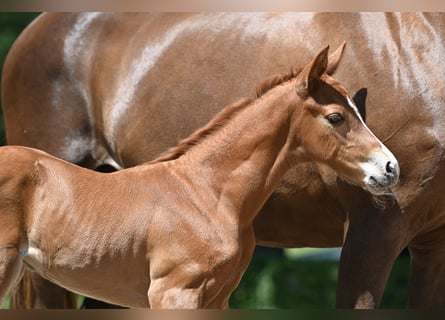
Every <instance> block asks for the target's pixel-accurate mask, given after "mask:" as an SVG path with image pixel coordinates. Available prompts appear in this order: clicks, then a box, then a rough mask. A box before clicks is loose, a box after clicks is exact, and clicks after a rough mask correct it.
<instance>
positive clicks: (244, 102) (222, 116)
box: [148, 69, 301, 164]
mask: <svg viewBox="0 0 445 320" xmlns="http://www.w3.org/2000/svg"><path fill="white" fill-rule="evenodd" d="M300 71H301V69H300V70H297V69H292V70H290V71H289V72H288V73H285V74H279V75H275V76H273V77H270V78H268V79H265V80H263V81H262V82H261V83H260V84H259V85H258V86H257V89H256V97H257V98H259V97H261V96H262V95H264V94H265V93H266V92H268V91H269V90H271V89H272V88H274V87H276V86H278V85H280V84H282V83H284V82H287V81H289V80H291V79H293V78H294V77H296V76H297V75H298V74H299V73H300ZM253 101H255V99H251V98H243V99H241V100H239V101H237V102H235V103H233V104H231V105H229V106H227V107H225V108H224V109H222V110H221V111H220V112H218V113H217V114H216V116H214V117H213V119H212V120H210V122H209V123H207V124H206V125H205V126H203V127H202V128H200V129H198V130H197V131H195V132H194V133H192V134H191V135H190V136H189V137H188V138H185V139H183V140H181V141H180V142H179V143H178V144H177V145H176V146H174V147H171V148H169V149H167V150H166V151H165V152H163V153H162V154H161V155H160V156H159V157H157V158H156V159H154V160H152V161H150V162H148V164H154V163H158V162H164V161H170V160H175V159H178V158H179V157H181V156H182V155H184V154H185V153H186V152H187V151H188V150H190V149H191V148H192V147H193V146H195V145H197V144H198V143H199V142H201V141H202V140H203V139H204V138H205V137H207V136H209V135H211V134H212V133H214V132H216V131H218V130H219V129H220V128H222V127H224V125H225V124H226V123H227V122H228V121H229V120H230V119H232V118H233V117H234V116H235V115H236V114H237V113H238V112H240V111H241V110H243V109H244V108H245V107H246V106H248V105H250V104H252V102H253Z"/></svg>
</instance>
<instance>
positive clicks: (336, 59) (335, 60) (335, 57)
mask: <svg viewBox="0 0 445 320" xmlns="http://www.w3.org/2000/svg"><path fill="white" fill-rule="evenodd" d="M345 46H346V41H343V43H342V44H341V45H340V46H339V47H338V48H337V50H335V52H334V53H332V54H330V55H329V59H328V60H329V62H328V67H327V68H326V73H327V74H328V75H330V76H331V75H333V74H334V73H335V71H337V67H338V64H339V63H340V60H341V57H342V56H343V51H344V49H345Z"/></svg>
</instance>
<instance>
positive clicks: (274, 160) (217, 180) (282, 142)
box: [180, 84, 296, 222]
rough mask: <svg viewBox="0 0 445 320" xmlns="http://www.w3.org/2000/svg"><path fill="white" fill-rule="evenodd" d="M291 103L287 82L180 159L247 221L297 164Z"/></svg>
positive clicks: (219, 197) (257, 101) (251, 218)
mask: <svg viewBox="0 0 445 320" xmlns="http://www.w3.org/2000/svg"><path fill="white" fill-rule="evenodd" d="M287 85H290V84H287ZM292 101H293V100H292V96H291V93H289V89H287V90H286V88H285V86H284V85H283V86H280V87H279V88H275V89H274V92H273V93H271V94H266V95H265V96H263V97H261V98H259V99H257V100H256V101H255V102H253V103H252V105H250V106H248V107H246V108H245V109H244V110H242V111H240V112H239V114H237V115H236V116H235V117H234V118H233V119H231V121H229V123H227V124H226V125H225V126H224V127H223V128H221V129H220V130H219V131H217V132H215V133H214V134H212V135H211V136H209V137H207V138H206V139H205V140H204V141H202V142H201V143H200V144H199V145H197V146H195V147H194V148H192V149H191V150H190V151H189V152H187V153H186V154H185V155H184V156H183V157H182V158H180V162H181V163H183V164H188V165H189V166H193V167H195V168H196V170H198V171H199V172H200V174H199V175H198V176H200V177H201V178H200V179H205V183H206V184H208V185H209V187H208V188H209V189H210V190H213V191H214V192H216V193H217V198H218V199H220V200H221V199H223V200H224V201H230V202H231V205H232V206H233V207H234V208H237V210H238V212H239V213H240V214H242V215H245V217H244V219H247V220H248V221H249V222H251V221H252V220H253V218H254V217H255V215H256V214H257V212H258V211H259V210H260V208H261V206H262V205H263V203H264V202H265V201H266V199H267V198H268V197H269V196H270V194H271V193H272V191H273V190H274V189H275V187H276V186H277V185H278V182H279V181H280V179H281V177H282V176H283V175H284V174H285V172H286V171H287V170H288V169H289V168H290V167H291V166H292V165H293V164H295V161H296V156H295V152H294V151H293V150H295V149H296V145H295V143H296V142H295V140H296V139H295V132H292V131H293V126H292V125H291V122H292V121H293V119H292V118H293V114H294V111H295V110H294V109H295V108H294V107H293V103H292ZM195 181H196V180H195ZM201 181H202V180H201Z"/></svg>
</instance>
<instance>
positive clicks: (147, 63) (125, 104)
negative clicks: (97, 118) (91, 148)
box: [104, 13, 314, 146]
mask: <svg viewBox="0 0 445 320" xmlns="http://www.w3.org/2000/svg"><path fill="white" fill-rule="evenodd" d="M270 15H271V14H270V13H248V14H245V13H217V14H210V15H206V14H203V15H196V16H193V17H192V18H189V19H185V20H183V21H182V22H180V23H178V24H176V25H174V26H173V27H171V28H170V29H169V30H168V31H166V32H165V33H163V34H160V35H159V36H158V38H157V39H156V40H154V41H152V42H150V43H147V44H145V47H143V49H142V50H141V52H140V53H139V55H138V56H137V57H136V58H135V59H134V60H132V61H131V64H130V65H129V66H127V68H126V70H128V71H127V73H126V74H125V77H124V78H123V79H122V80H120V84H119V86H118V88H117V90H115V93H114V97H113V99H111V100H110V101H111V106H112V107H111V108H110V110H111V112H110V113H109V115H108V116H107V118H106V119H104V121H108V123H106V124H105V129H104V130H105V136H106V137H107V139H108V141H109V143H110V144H111V145H112V146H113V145H114V134H115V132H116V128H117V126H118V124H119V122H120V120H121V118H122V116H123V115H124V114H125V113H127V111H128V109H129V108H130V107H131V106H132V105H133V103H134V101H135V97H136V94H137V91H138V89H139V87H140V84H141V83H142V80H143V79H144V77H145V76H146V75H147V74H148V73H149V72H150V71H151V69H152V68H153V67H154V66H155V65H156V64H157V62H158V60H159V59H160V58H161V57H162V56H163V54H164V52H165V51H166V50H167V49H168V48H169V47H170V46H171V45H173V44H174V42H175V40H176V39H177V38H179V36H181V35H183V34H184V33H190V32H196V31H206V34H209V33H211V34H218V33H222V32H227V31H228V30H232V31H233V32H235V31H236V30H237V29H236V28H238V31H240V34H241V35H242V36H243V38H249V37H252V36H258V35H261V34H265V35H267V36H269V35H270V36H271V38H273V35H274V34H277V33H279V32H281V33H283V32H285V31H287V32H289V37H292V41H293V42H294V43H298V41H299V39H298V38H295V37H296V36H297V35H296V34H295V32H293V31H292V32H290V31H289V30H294V29H293V28H289V25H292V24H293V25H295V20H296V17H295V15H296V14H295V13H283V14H281V15H280V16H279V17H277V18H276V19H270ZM313 16H314V14H313V13H298V14H297V17H298V18H299V20H298V21H299V25H301V26H305V25H306V24H308V23H309V22H310V21H312V19H313ZM141 34H143V33H141ZM137 36H139V34H138V33H137V32H135V36H134V37H137ZM136 40H137V39H136ZM300 40H303V38H302V39H300ZM142 41H144V40H142Z"/></svg>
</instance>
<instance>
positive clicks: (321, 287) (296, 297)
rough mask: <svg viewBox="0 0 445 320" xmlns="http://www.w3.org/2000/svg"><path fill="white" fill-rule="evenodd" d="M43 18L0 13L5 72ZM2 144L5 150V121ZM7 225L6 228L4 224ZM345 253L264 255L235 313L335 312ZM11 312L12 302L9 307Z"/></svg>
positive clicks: (396, 288) (404, 281)
mask: <svg viewBox="0 0 445 320" xmlns="http://www.w3.org/2000/svg"><path fill="white" fill-rule="evenodd" d="M37 15H38V13H32V12H20V13H4V12H2V13H0V62H1V63H0V71H1V69H2V66H3V61H4V59H5V57H6V54H7V52H8V50H9V48H10V46H11V45H12V43H13V41H14V39H15V38H16V37H17V36H18V35H19V34H20V32H21V31H22V30H23V29H24V28H25V27H26V26H27V25H28V24H29V23H30V21H32V20H33V19H34V18H35V17H36V16H37ZM0 120H1V121H0V144H5V134H4V124H3V115H1V119H0ZM0 223H1V222H0ZM338 255H339V249H332V250H329V249H312V248H305V249H285V250H284V251H274V250H263V249H258V250H257V252H256V254H255V255H254V258H253V259H252V262H251V264H250V266H249V268H248V270H247V272H246V273H245V275H244V277H243V279H242V281H241V283H240V285H239V287H238V289H237V290H236V291H235V292H234V293H233V295H232V297H231V300H230V306H231V307H232V308H250V309H254V308H294V309H295V308H298V309H300V308H301V309H310V308H312V309H313V308H334V307H335V290H336V279H337V272H338ZM408 272H409V257H408V256H407V255H406V254H405V255H402V256H401V257H400V258H399V259H398V260H397V261H396V263H395V265H394V268H393V270H392V273H391V276H390V279H389V282H388V285H387V288H386V290H385V293H384V296H383V300H382V304H381V307H382V308H405V306H406V302H407V290H408ZM8 306H9V301H8V299H7V300H6V301H5V303H4V305H3V307H4V308H7V307H8Z"/></svg>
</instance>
